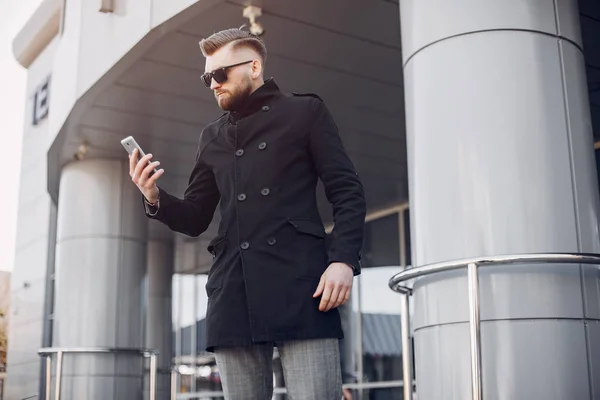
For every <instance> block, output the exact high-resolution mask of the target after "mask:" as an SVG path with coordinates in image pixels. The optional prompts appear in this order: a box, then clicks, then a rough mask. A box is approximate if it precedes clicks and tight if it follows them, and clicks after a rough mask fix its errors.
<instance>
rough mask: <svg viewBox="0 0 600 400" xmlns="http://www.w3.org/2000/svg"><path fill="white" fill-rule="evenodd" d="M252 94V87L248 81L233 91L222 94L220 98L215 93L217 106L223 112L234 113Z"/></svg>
mask: <svg viewBox="0 0 600 400" xmlns="http://www.w3.org/2000/svg"><path fill="white" fill-rule="evenodd" d="M251 94H252V86H251V84H250V81H249V80H247V81H246V80H244V82H243V84H241V85H239V86H237V87H234V89H233V91H225V92H222V94H221V96H219V95H217V92H215V98H216V99H217V104H218V105H219V107H220V108H221V110H223V111H236V110H239V109H240V107H241V106H242V105H243V104H244V102H245V101H246V99H248V97H250V95H251Z"/></svg>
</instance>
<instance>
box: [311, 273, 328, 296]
mask: <svg viewBox="0 0 600 400" xmlns="http://www.w3.org/2000/svg"><path fill="white" fill-rule="evenodd" d="M323 289H325V274H323V275H321V280H320V281H319V286H317V290H315V293H314V294H313V298H314V297H319V296H320V295H321V294H323Z"/></svg>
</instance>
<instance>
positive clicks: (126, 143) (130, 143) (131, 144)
mask: <svg viewBox="0 0 600 400" xmlns="http://www.w3.org/2000/svg"><path fill="white" fill-rule="evenodd" d="M121 144H122V145H123V147H124V148H125V150H127V153H129V155H131V154H132V153H133V149H138V154H139V158H138V160H139V159H140V158H142V157H144V156H145V155H146V153H144V150H142V148H141V147H140V145H139V144H138V143H137V142H136V141H135V139H134V138H133V136H128V137H126V138H125V139H123V140H121ZM148 164H150V163H148ZM156 172H158V170H157V169H156V168H154V171H153V172H150V176H152V175H154V174H155V173H156Z"/></svg>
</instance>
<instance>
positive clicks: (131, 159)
mask: <svg viewBox="0 0 600 400" xmlns="http://www.w3.org/2000/svg"><path fill="white" fill-rule="evenodd" d="M137 159H138V150H137V149H133V152H132V153H131V154H130V155H129V176H131V177H132V178H133V172H134V171H135V165H136V164H137Z"/></svg>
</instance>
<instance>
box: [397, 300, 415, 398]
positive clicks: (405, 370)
mask: <svg viewBox="0 0 600 400" xmlns="http://www.w3.org/2000/svg"><path fill="white" fill-rule="evenodd" d="M400 314H401V316H402V321H401V323H400V329H401V335H402V379H403V380H404V400H412V398H413V385H412V381H413V379H412V376H413V374H412V344H411V341H410V314H409V308H408V295H406V294H405V295H402V296H401V297H400Z"/></svg>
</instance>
